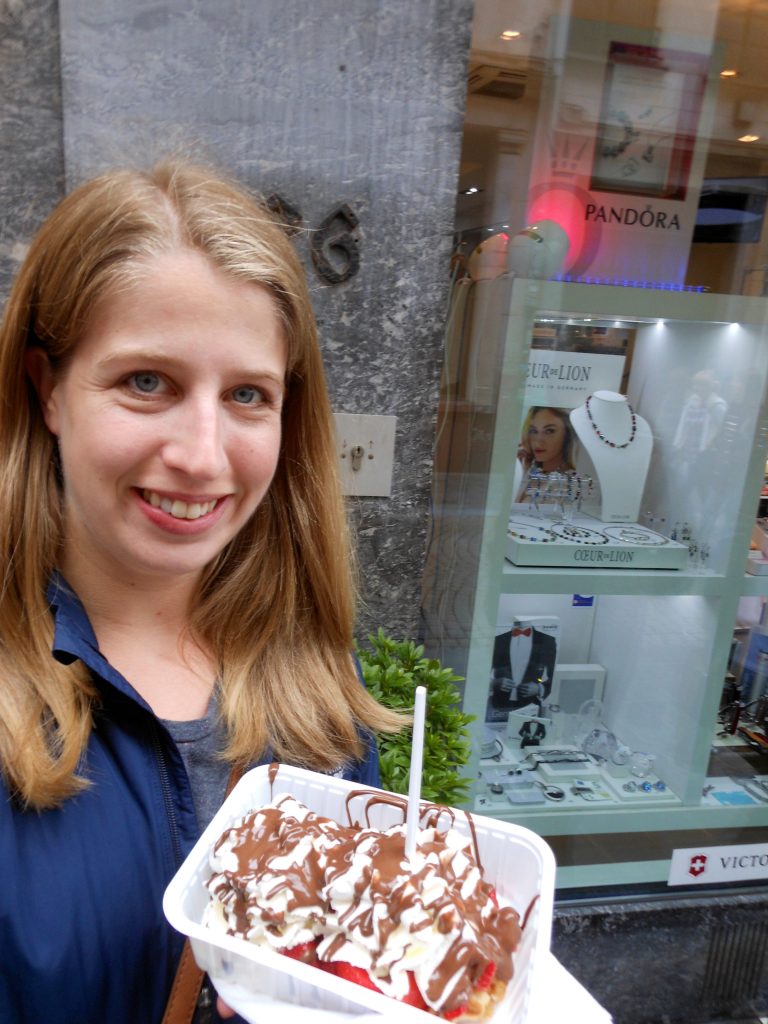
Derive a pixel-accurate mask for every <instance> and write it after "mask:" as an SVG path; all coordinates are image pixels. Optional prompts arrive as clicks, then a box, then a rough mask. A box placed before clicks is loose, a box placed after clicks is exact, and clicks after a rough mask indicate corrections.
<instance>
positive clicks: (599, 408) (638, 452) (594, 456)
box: [570, 391, 653, 523]
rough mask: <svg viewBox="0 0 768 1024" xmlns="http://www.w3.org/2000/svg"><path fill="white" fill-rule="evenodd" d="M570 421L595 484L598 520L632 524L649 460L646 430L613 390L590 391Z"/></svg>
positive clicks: (650, 443) (649, 442) (649, 440)
mask: <svg viewBox="0 0 768 1024" xmlns="http://www.w3.org/2000/svg"><path fill="white" fill-rule="evenodd" d="M570 420H571V425H572V426H573V429H574V431H575V432H576V436H577V437H578V439H579V441H580V442H581V444H582V445H583V447H584V450H585V451H586V453H587V455H588V456H589V458H590V459H591V461H592V465H593V466H594V470H595V474H596V476H597V479H598V481H599V483H600V493H601V496H602V503H601V509H600V518H601V519H602V520H603V522H605V523H634V522H635V520H636V519H637V517H638V515H639V512H640V500H641V498H642V496H643V489H644V487H645V481H646V477H647V476H648V468H649V466H650V464H651V450H652V448H653V435H652V433H651V428H650V427H649V426H648V424H647V423H646V421H645V420H644V419H642V418H641V417H640V416H638V415H637V414H636V413H635V412H634V410H633V409H632V406H631V405H630V404H629V402H628V401H627V399H626V397H625V396H624V395H620V394H618V393H617V392H615V391H596V392H595V393H594V394H593V395H590V396H589V397H588V398H587V400H586V402H585V403H584V405H582V406H580V407H579V408H578V409H574V410H573V412H572V413H571V415H570Z"/></svg>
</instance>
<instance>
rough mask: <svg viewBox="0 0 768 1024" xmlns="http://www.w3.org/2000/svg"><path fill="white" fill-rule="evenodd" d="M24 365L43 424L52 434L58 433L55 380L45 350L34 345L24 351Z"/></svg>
mask: <svg viewBox="0 0 768 1024" xmlns="http://www.w3.org/2000/svg"><path fill="white" fill-rule="evenodd" d="M24 367H25V369H26V371H27V375H28V376H29V379H30V380H31V381H32V386H33V387H34V389H35V391H36V392H37V398H38V401H39V402H40V409H41V410H42V413H43V419H44V420H45V425H46V426H47V427H48V429H49V430H50V432H51V433H52V434H58V428H59V413H58V406H57V403H56V396H55V384H56V382H55V380H54V375H53V369H52V368H51V361H50V359H49V358H48V354H47V352H45V351H43V349H41V348H39V347H38V346H35V347H34V348H28V349H27V351H26V352H25V353H24Z"/></svg>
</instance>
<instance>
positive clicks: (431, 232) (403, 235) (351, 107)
mask: <svg viewBox="0 0 768 1024" xmlns="http://www.w3.org/2000/svg"><path fill="white" fill-rule="evenodd" d="M60 9H61V47H62V72H63V79H62V80H63V95H64V153H65V164H66V176H67V183H68V186H71V185H73V184H75V183H77V182H78V181H80V180H82V179H84V178H87V177H90V176H91V175H92V174H94V173H96V172H98V171H99V170H102V169H103V168H105V167H107V166H113V165H116V164H123V163H126V162H130V163H136V162H138V163H140V164H143V163H147V162H150V161H151V160H152V159H154V158H156V157H157V156H159V155H162V154H163V153H165V152H168V151H169V150H173V149H176V150H181V151H184V152H188V153H191V154H193V155H198V156H200V157H202V158H203V159H205V160H209V161H211V160H212V161H214V162H216V163H218V164H219V165H221V166H223V167H224V168H226V169H228V170H231V171H234V172H235V173H236V174H237V175H238V176H239V177H240V178H241V179H242V180H244V181H245V182H246V183H247V184H248V185H250V186H251V187H253V188H255V189H257V190H259V191H261V192H262V193H263V194H265V195H270V194H272V193H275V194H278V195H280V196H281V197H282V198H283V199H285V200H287V201H288V202H289V203H290V204H291V206H293V207H294V208H295V209H296V210H298V211H299V212H300V213H301V215H302V223H303V225H304V227H305V228H308V229H310V230H315V229H317V228H318V227H319V226H320V225H321V224H322V223H323V221H324V219H325V218H327V217H328V215H329V214H330V213H331V212H332V211H333V210H334V209H335V208H337V207H338V205H339V204H340V203H346V204H347V205H348V206H349V208H350V209H351V210H352V211H353V213H354V215H355V216H356V217H357V219H358V222H359V223H358V226H357V229H356V231H355V234H356V236H357V240H358V243H359V253H360V263H359V270H358V272H357V273H356V274H355V275H354V276H353V277H351V278H349V279H348V280H346V281H344V282H342V283H339V284H329V283H327V282H326V281H324V280H323V279H322V278H321V277H319V276H318V274H317V273H316V271H315V269H314V266H313V264H312V261H311V260H310V259H309V256H308V243H309V238H308V235H307V233H306V232H305V233H304V234H303V235H301V236H299V238H298V243H297V244H298V245H299V248H300V251H301V253H302V256H303V257H304V260H305V263H306V265H307V267H308V268H309V277H310V281H311V285H312V289H313V295H314V300H315V307H316V310H317V315H318V318H319V321H320V330H321V336H322V340H323V345H324V351H325V355H326V364H327V368H328V375H329V382H330V388H331V393H332V398H333V404H334V408H335V409H336V411H338V412H353V413H375V414H387V415H396V416H397V417H398V428H397V436H396V452H395V471H394V483H393V493H392V497H391V498H389V499H379V498H363V499H356V500H355V503H354V506H353V521H354V525H355V532H356V536H357V540H358V545H359V555H360V564H361V570H362V578H363V609H362V614H361V618H360V624H359V630H358V633H359V635H360V636H361V637H362V636H364V635H365V634H366V633H367V632H369V631H371V630H372V629H376V628H377V627H378V626H379V625H381V626H384V627H385V628H386V629H387V630H389V631H390V632H392V633H393V634H394V635H396V636H403V637H412V636H415V635H416V633H417V630H418V614H419V613H418V609H419V599H420V586H421V572H422V566H423V562H424V553H425V546H426V535H427V529H428V521H429V494H430V478H431V469H432V449H433V443H434V427H435V409H436V403H437V389H438V380H439V374H440V368H441V362H442V336H443V328H444V322H445V305H446V301H447V293H448V274H449V266H448V264H449V255H450V249H451V233H452V228H453V218H454V203H455V197H456V189H457V179H458V160H459V153H460V146H461V133H462V124H463V110H464V98H465V89H466V60H467V54H468V47H469V36H470V27H471V15H472V3H471V0H419V2H418V3H413V0H387V2H386V3H382V2H380V0H356V2H355V3H353V4H350V3H346V2H342V0H313V2H312V3H306V2H305V0H258V2H252V3H242V2H241V0H217V2H216V3H208V2H202V0H192V2H190V0H164V2H153V3H149V2H141V0H129V2H127V3H126V0H60Z"/></svg>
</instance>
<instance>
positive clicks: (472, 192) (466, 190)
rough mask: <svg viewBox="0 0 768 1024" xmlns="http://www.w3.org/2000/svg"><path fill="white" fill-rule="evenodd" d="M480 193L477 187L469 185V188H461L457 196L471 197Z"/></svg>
mask: <svg viewBox="0 0 768 1024" xmlns="http://www.w3.org/2000/svg"><path fill="white" fill-rule="evenodd" d="M481 191H482V189H479V188H478V187H477V185H470V186H469V188H463V189H462V190H461V191H460V192H459V195H460V196H473V195H475V193H476V192H481Z"/></svg>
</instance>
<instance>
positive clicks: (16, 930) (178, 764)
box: [0, 578, 379, 1024]
mask: <svg viewBox="0 0 768 1024" xmlns="http://www.w3.org/2000/svg"><path fill="white" fill-rule="evenodd" d="M50 597H51V603H52V610H53V615H54V621H55V636H54V645H53V656H54V657H55V658H57V659H58V660H59V661H60V662H63V663H65V664H68V663H71V662H72V661H74V660H75V659H76V658H80V659H81V660H82V661H83V662H84V663H85V665H87V666H88V668H89V669H90V670H91V673H92V675H93V679H94V682H95V684H96V686H97V687H98V689H99V692H100V696H101V706H100V707H99V708H98V709H97V710H96V712H95V721H94V728H93V731H92V734H91V737H90V740H89V743H88V747H87V750H86V752H85V755H84V757H83V761H82V765H81V768H80V772H81V774H85V776H86V777H87V778H88V779H89V780H90V782H91V786H90V787H89V788H88V789H87V790H85V791H84V792H82V793H80V794H78V795H77V796H76V797H73V798H72V799H70V800H68V801H66V802H65V803H64V805H63V806H62V807H61V808H60V809H57V810H53V811H45V812H43V813H38V812H36V811H22V810H20V809H19V808H18V807H17V806H16V805H15V804H14V803H13V802H11V801H10V800H9V799H8V797H7V793H6V792H5V790H3V789H0V879H1V881H0V1022H1V1024H160V1021H161V1020H162V1016H163V1011H164V1008H165V1003H166V999H167V996H168V992H169V989H170V986H171V983H172V980H173V976H174V972H175V970H176V964H177V960H178V958H179V954H180V951H181V947H182V942H183V938H182V936H180V935H179V934H178V933H176V932H174V931H173V929H172V928H171V927H170V926H169V925H168V924H167V922H166V920H165V918H164V916H163V911H162V906H161V903H162V897H163V892H164V890H165V887H166V885H167V884H168V882H169V881H170V879H171V877H172V875H173V874H174V873H175V871H176V869H177V867H178V866H179V864H180V863H181V861H182V859H183V858H184V857H185V856H186V854H187V853H188V852H189V851H190V850H191V848H192V846H193V845H194V843H195V841H196V840H197V838H198V836H199V834H200V829H199V827H198V824H197V820H196V817H195V811H194V807H193V802H192V793H191V790H190V786H189V781H188V779H187V775H186V772H185V769H184V765H183V763H182V759H181V756H180V754H179V752H178V749H177V748H176V746H175V744H174V742H173V740H172V739H171V737H170V735H169V734H168V732H167V731H166V730H165V728H164V727H163V726H162V724H161V723H160V722H159V721H158V719H157V718H156V717H155V715H154V714H153V712H152V711H151V709H150V708H149V706H148V705H147V703H146V702H145V701H144V700H142V698H141V697H140V696H139V695H138V694H137V693H136V691H135V690H134V689H133V688H132V687H131V686H130V684H129V683H128V682H127V681H126V680H125V679H124V678H123V677H122V676H121V675H120V674H119V673H118V672H117V671H115V669H113V668H112V666H111V665H109V664H108V662H107V661H106V660H105V659H104V657H103V656H102V655H101V654H100V653H99V649H98V645H97V643H96V637H95V635H94V633H93V630H92V628H91V625H90V622H89V621H88V618H87V616H86V614H85V610H84V609H83V607H82V605H81V604H80V602H79V601H78V600H77V598H76V597H75V596H74V594H72V592H71V591H69V590H68V589H67V587H66V584H64V583H63V581H62V580H61V579H60V578H59V579H58V582H57V581H54V584H53V585H52V588H51V591H50ZM269 760H270V759H269V757H267V758H265V759H264V761H263V762H257V763H266V762H268V761H269ZM345 778H349V779H351V780H352V781H355V782H359V783H361V784H362V785H364V786H369V785H378V783H379V777H378V760H377V757H376V749H375V744H374V742H373V741H372V740H371V741H370V742H369V746H368V755H367V757H366V758H365V759H364V761H362V762H360V763H359V764H356V765H354V766H353V768H352V769H351V770H350V771H349V772H347V773H346V774H345Z"/></svg>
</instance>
